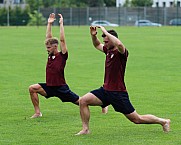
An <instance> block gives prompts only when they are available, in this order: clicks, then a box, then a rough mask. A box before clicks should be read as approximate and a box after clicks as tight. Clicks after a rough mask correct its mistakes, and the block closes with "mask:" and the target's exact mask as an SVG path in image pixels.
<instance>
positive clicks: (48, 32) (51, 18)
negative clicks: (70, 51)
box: [46, 13, 55, 39]
mask: <svg viewBox="0 0 181 145" xmlns="http://www.w3.org/2000/svg"><path fill="white" fill-rule="evenodd" d="M54 21H55V14H54V13H51V14H50V16H49V18H48V24H47V30H46V39H48V38H52V37H53V36H52V23H53V22H54Z"/></svg>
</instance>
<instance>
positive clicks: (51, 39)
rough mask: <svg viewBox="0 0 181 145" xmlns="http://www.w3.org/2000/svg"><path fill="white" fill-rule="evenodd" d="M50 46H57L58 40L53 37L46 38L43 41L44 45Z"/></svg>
mask: <svg viewBox="0 0 181 145" xmlns="http://www.w3.org/2000/svg"><path fill="white" fill-rule="evenodd" d="M49 44H50V45H52V44H58V39H57V38H55V37H53V38H48V39H46V40H45V45H49Z"/></svg>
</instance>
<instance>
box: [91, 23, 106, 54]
mask: <svg viewBox="0 0 181 145" xmlns="http://www.w3.org/2000/svg"><path fill="white" fill-rule="evenodd" d="M90 34H91V38H92V43H93V45H94V47H95V48H96V49H98V50H100V51H102V52H103V46H104V45H103V44H101V42H100V41H99V39H98V38H97V36H96V35H97V30H96V27H92V26H90Z"/></svg>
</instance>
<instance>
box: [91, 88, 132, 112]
mask: <svg viewBox="0 0 181 145" xmlns="http://www.w3.org/2000/svg"><path fill="white" fill-rule="evenodd" d="M91 93H92V94H94V95H95V96H96V97H97V98H99V99H100V100H101V101H102V103H103V105H102V107H106V106H108V105H110V104H111V105H112V106H113V108H114V110H115V111H117V112H121V113H123V114H130V113H132V112H134V111H135V109H134V107H133V106H132V104H131V102H130V100H129V96H128V93H127V92H118V91H106V90H104V88H103V87H100V88H99V89H96V90H93V91H91Z"/></svg>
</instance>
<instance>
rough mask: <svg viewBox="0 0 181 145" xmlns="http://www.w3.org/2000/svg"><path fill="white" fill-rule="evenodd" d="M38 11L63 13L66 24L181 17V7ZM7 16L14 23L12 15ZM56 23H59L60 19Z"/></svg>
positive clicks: (164, 22) (164, 20) (125, 22)
mask: <svg viewBox="0 0 181 145" xmlns="http://www.w3.org/2000/svg"><path fill="white" fill-rule="evenodd" d="M38 12H40V13H42V14H43V16H44V17H45V18H46V19H47V18H48V16H49V14H50V13H52V12H54V13H62V14H63V16H64V24H65V25H90V23H91V22H92V21H94V20H107V21H110V22H112V23H117V24H119V25H120V26H133V25H134V23H135V21H136V20H140V19H148V20H150V21H152V22H156V23H161V24H162V25H169V21H170V20H171V19H174V18H181V7H134V8H133V7H87V8H39V10H38ZM7 18H8V19H10V23H12V21H13V19H11V15H8V17H7ZM2 19H6V17H3V18H2ZM17 20H18V18H17ZM17 20H16V21H17ZM10 25H11V24H10ZM17 25H18V24H17ZM55 25H58V21H56V22H55Z"/></svg>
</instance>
